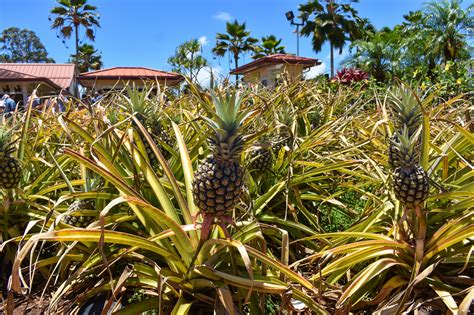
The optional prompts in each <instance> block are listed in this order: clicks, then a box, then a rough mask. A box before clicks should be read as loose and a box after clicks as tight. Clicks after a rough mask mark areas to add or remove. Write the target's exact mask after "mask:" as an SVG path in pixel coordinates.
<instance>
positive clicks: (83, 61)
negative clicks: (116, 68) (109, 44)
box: [70, 44, 103, 73]
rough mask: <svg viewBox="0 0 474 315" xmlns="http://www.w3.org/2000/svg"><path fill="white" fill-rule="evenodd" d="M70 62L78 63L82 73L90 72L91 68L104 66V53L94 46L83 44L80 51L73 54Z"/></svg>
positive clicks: (95, 68)
mask: <svg viewBox="0 0 474 315" xmlns="http://www.w3.org/2000/svg"><path fill="white" fill-rule="evenodd" d="M70 62H73V63H75V64H76V65H77V69H78V70H79V72H80V73H83V72H88V71H90V70H99V69H100V68H102V65H103V62H102V55H101V54H100V53H99V52H98V51H97V49H94V46H92V45H89V44H83V45H81V46H79V53H78V54H77V55H71V60H70Z"/></svg>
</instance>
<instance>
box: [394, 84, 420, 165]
mask: <svg viewBox="0 0 474 315" xmlns="http://www.w3.org/2000/svg"><path fill="white" fill-rule="evenodd" d="M388 100H389V102H390V103H389V104H390V106H391V107H392V110H393V112H394V113H395V116H396V122H395V130H402V129H403V128H404V126H406V127H407V130H408V137H409V138H411V137H412V136H413V135H414V134H415V133H416V132H417V130H418V128H419V127H420V124H421V110H420V106H419V105H418V101H417V99H416V96H415V95H414V94H413V92H412V91H411V90H410V89H408V88H406V87H403V86H401V87H398V88H397V89H396V90H395V91H394V92H390V93H389V97H388ZM398 142H399V140H398V138H397V133H395V134H394V135H393V136H392V138H391V139H390V142H389V147H388V164H389V166H390V168H391V169H395V168H397V167H398V166H400V160H399V158H398V156H399V155H400V152H398V151H397V150H398V147H397V146H396V145H395V144H396V143H398ZM419 149H420V142H419V140H416V143H415V144H414V150H416V151H419Z"/></svg>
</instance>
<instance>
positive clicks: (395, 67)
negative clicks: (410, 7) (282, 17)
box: [345, 0, 474, 95]
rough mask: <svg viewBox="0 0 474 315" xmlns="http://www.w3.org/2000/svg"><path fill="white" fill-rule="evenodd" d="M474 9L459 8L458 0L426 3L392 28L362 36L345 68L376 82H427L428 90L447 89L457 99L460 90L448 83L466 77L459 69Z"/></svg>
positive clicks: (467, 48) (466, 50)
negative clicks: (430, 87)
mask: <svg viewBox="0 0 474 315" xmlns="http://www.w3.org/2000/svg"><path fill="white" fill-rule="evenodd" d="M473 9H474V5H473V4H471V5H468V6H467V7H465V8H463V3H462V1H459V0H449V1H448V0H443V1H432V2H428V3H426V5H425V7H424V8H423V10H420V11H414V12H409V14H407V15H405V16H404V18H405V20H404V21H403V23H402V24H400V25H396V26H394V27H393V28H392V29H390V28H387V27H385V28H383V29H381V30H379V31H375V30H372V31H369V32H365V34H364V36H363V37H362V38H360V39H359V40H356V41H354V42H353V43H352V45H351V52H352V53H353V54H352V56H351V57H350V58H348V60H346V61H345V63H346V64H349V65H352V66H355V67H358V68H361V69H363V70H365V71H367V72H368V73H369V74H370V75H371V76H372V77H373V78H375V80H377V81H378V82H389V81H393V79H395V78H400V79H403V80H405V81H413V80H415V81H418V82H420V81H425V80H427V81H428V80H429V81H430V84H429V85H431V84H436V83H440V84H441V85H446V86H450V87H449V88H448V89H454V91H453V92H454V94H455V93H456V92H459V91H461V90H460V89H455V86H454V85H453V84H452V82H448V81H452V79H454V81H455V82H456V81H457V80H458V79H459V78H460V76H465V75H464V74H463V72H465V71H463V70H462V68H463V67H464V68H466V71H467V68H469V65H468V64H467V65H466V62H469V60H470V59H471V56H470V54H471V51H470V50H471V49H472V47H470V44H469V36H470V35H469V34H470V32H472V25H473V24H474V17H473V15H472V12H473ZM444 67H448V68H452V70H451V72H448V73H445V74H443V73H441V72H442V71H443V69H444ZM455 69H456V70H455ZM447 76H452V77H451V78H447ZM426 84H427V82H425V85H426ZM458 85H459V83H458ZM463 91H466V90H463ZM445 92H448V91H443V93H445ZM454 94H451V95H454Z"/></svg>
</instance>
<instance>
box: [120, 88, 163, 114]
mask: <svg viewBox="0 0 474 315" xmlns="http://www.w3.org/2000/svg"><path fill="white" fill-rule="evenodd" d="M153 90H154V88H153V87H149V88H145V89H143V90H139V89H137V88H135V87H130V86H127V88H126V93H123V94H122V95H121V97H122V98H123V99H124V100H125V103H124V104H123V107H124V108H125V109H126V110H127V111H129V112H130V114H135V115H137V118H139V119H140V120H144V119H145V118H146V117H149V116H152V115H153V114H155V113H157V112H158V111H159V109H160V106H159V102H158V100H153V99H152V97H151V93H152V92H153Z"/></svg>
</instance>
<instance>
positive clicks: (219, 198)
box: [193, 93, 247, 225]
mask: <svg viewBox="0 0 474 315" xmlns="http://www.w3.org/2000/svg"><path fill="white" fill-rule="evenodd" d="M212 97H213V102H214V106H215V109H216V113H214V112H212V111H211V115H212V116H213V119H212V120H211V119H209V118H206V117H203V118H204V119H205V120H206V123H207V124H208V125H209V126H210V127H211V128H212V130H213V131H214V132H213V135H212V136H211V138H210V140H209V143H210V150H211V154H210V155H209V156H207V158H206V159H205V160H204V161H203V162H202V163H201V164H200V165H199V167H198V169H197V170H196V172H195V173H194V182H193V196H194V202H195V204H196V206H197V207H198V208H199V209H200V210H201V212H202V213H203V214H204V218H205V220H213V219H214V218H216V217H224V216H225V214H226V213H229V212H230V211H232V210H233V209H234V207H235V206H236V205H237V204H238V203H239V201H240V195H241V193H242V185H243V181H242V177H243V173H244V171H243V168H242V167H241V166H240V163H239V160H240V155H241V152H242V150H243V146H244V142H245V140H244V137H243V136H242V135H241V129H242V124H243V121H244V119H245V118H246V117H247V116H246V114H245V112H239V109H240V105H241V103H242V98H241V97H240V96H238V94H237V93H233V94H232V95H229V94H228V93H227V95H226V96H225V97H221V96H215V95H212ZM203 225H204V223H203Z"/></svg>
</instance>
